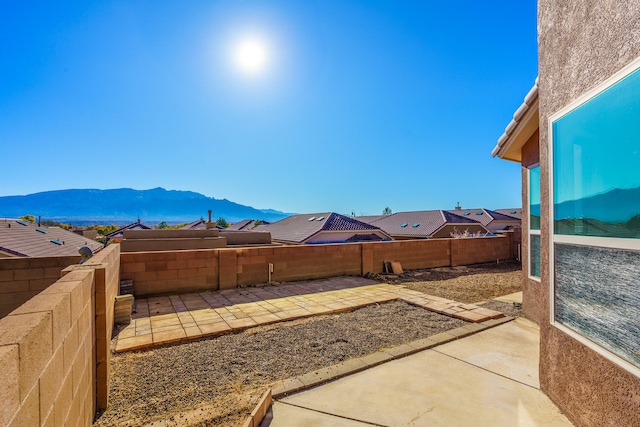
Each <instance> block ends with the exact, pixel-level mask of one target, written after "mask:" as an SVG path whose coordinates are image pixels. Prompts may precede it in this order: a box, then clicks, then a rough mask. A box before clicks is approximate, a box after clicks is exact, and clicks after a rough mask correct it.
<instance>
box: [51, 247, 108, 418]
mask: <svg viewBox="0 0 640 427" xmlns="http://www.w3.org/2000/svg"><path fill="white" fill-rule="evenodd" d="M87 269H92V270H94V271H95V275H94V281H95V298H94V307H95V313H94V315H95V345H96V360H95V366H96V371H95V375H96V384H97V385H96V405H97V407H98V409H104V408H106V407H107V404H108V398H109V384H110V382H109V378H110V372H111V371H110V367H111V349H110V346H111V335H112V334H113V325H114V322H115V300H116V296H117V295H118V293H119V290H120V245H109V246H107V247H106V248H105V249H103V250H101V251H100V252H98V253H97V254H96V255H95V256H94V257H93V258H91V259H90V260H89V261H87V262H86V263H85V264H83V265H74V266H71V267H68V268H66V269H65V270H63V272H62V273H63V274H65V276H64V277H65V278H66V277H67V276H73V275H81V274H82V272H83V271H85V270H87Z"/></svg>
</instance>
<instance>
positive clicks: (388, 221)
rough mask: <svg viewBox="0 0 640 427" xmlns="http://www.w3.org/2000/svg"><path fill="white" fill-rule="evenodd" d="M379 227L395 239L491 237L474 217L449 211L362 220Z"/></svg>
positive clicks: (398, 214)
mask: <svg viewBox="0 0 640 427" xmlns="http://www.w3.org/2000/svg"><path fill="white" fill-rule="evenodd" d="M358 219H362V220H368V221H371V222H370V224H371V225H375V226H376V227H380V228H381V229H382V230H384V231H385V232H386V233H387V234H389V235H390V236H391V237H393V239H394V240H407V239H434V238H449V237H451V236H452V235H454V234H456V235H457V234H488V233H489V230H487V228H486V227H485V226H484V225H482V224H481V223H480V222H479V221H476V219H475V218H467V217H465V216H460V215H454V214H452V213H450V212H448V211H443V210H431V211H413V212H398V213H394V214H391V215H385V216H382V217H360V218H358Z"/></svg>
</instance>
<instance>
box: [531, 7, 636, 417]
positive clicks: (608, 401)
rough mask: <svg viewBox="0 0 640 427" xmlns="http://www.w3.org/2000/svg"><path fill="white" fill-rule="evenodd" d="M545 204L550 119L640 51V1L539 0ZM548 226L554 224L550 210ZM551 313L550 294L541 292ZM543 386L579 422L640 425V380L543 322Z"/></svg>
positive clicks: (545, 280) (545, 279) (545, 201)
mask: <svg viewBox="0 0 640 427" xmlns="http://www.w3.org/2000/svg"><path fill="white" fill-rule="evenodd" d="M538 32H539V34H538V35H539V46H538V56H539V90H540V92H539V93H540V95H539V96H540V157H541V186H542V191H541V209H542V212H543V213H544V212H548V211H549V203H550V200H549V193H548V190H547V188H548V184H549V168H548V164H547V163H548V158H549V153H548V148H549V145H548V144H549V141H548V132H549V130H548V123H547V122H548V119H549V117H550V116H551V115H553V114H554V113H555V112H557V111H558V110H559V109H561V108H562V107H564V106H566V105H567V104H569V103H570V102H571V101H573V100H574V99H576V98H577V97H579V96H580V95H582V94H584V93H585V92H586V91H588V90H589V89H591V88H593V87H595V86H596V85H598V84H599V83H601V82H602V81H604V80H605V79H606V78H608V77H610V76H611V75H612V74H614V73H615V72H617V71H618V70H620V69H621V68H622V67H624V66H625V65H626V64H628V63H629V62H631V61H632V60H633V59H635V58H637V57H638V56H640V2H627V1H624V2H622V1H612V0H606V1H603V0H582V1H556V0H540V1H539V2H538ZM541 227H542V229H543V230H546V229H548V227H549V217H548V215H543V216H542V222H541ZM541 244H542V257H541V262H542V272H541V273H542V285H543V287H544V288H545V289H546V290H548V289H549V287H550V280H549V277H550V276H549V271H550V270H549V268H550V266H549V249H548V248H549V236H548V234H547V233H544V232H543V233H542V241H541ZM540 303H541V307H542V310H543V311H544V312H547V313H548V309H549V293H548V292H543V293H542V294H540ZM540 334H541V348H540V383H541V387H542V389H543V390H544V391H545V393H547V394H548V395H549V397H550V398H551V399H552V400H553V401H554V402H555V403H556V404H557V405H558V406H559V407H560V408H561V409H562V410H563V411H564V412H565V413H566V414H567V416H569V418H571V420H572V421H573V422H574V423H575V424H576V425H578V426H605V425H607V426H622V425H625V426H631V425H640V415H638V408H639V407H640V378H638V377H636V376H635V375H632V374H630V373H629V372H627V371H626V370H624V369H622V368H621V367H619V366H618V365H616V364H614V363H612V362H610V361H609V360H607V359H606V358H604V357H603V356H601V355H599V354H597V353H596V352H594V351H593V350H591V349H589V348H588V347H586V346H585V345H583V344H580V343H579V342H578V341H576V340H574V339H572V338H570V337H569V336H567V335H566V334H564V333H563V332H561V331H559V330H558V329H556V328H555V327H553V326H551V325H550V323H549V322H548V320H547V321H543V322H541V329H540Z"/></svg>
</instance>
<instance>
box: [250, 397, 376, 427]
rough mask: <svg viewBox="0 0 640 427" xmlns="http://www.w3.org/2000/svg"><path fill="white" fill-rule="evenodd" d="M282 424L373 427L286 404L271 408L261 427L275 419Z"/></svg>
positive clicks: (303, 426) (274, 405) (305, 426)
mask: <svg viewBox="0 0 640 427" xmlns="http://www.w3.org/2000/svg"><path fill="white" fill-rule="evenodd" d="M274 417H275V418H276V419H277V420H278V423H280V422H282V423H284V424H278V425H286V426H299V427H371V424H366V423H361V422H359V421H353V420H348V419H345V418H340V417H336V416H333V415H329V414H322V413H319V412H316V411H310V410H308V409H304V408H299V407H296V406H291V405H288V404H285V403H280V402H275V403H274V404H273V405H272V406H271V411H269V413H268V414H267V416H266V417H265V418H264V420H263V421H262V423H261V424H260V426H261V427H262V426H269V425H271V421H272V419H273V418H274ZM274 425H275V424H274Z"/></svg>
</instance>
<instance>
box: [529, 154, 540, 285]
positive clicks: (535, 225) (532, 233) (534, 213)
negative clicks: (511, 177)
mask: <svg viewBox="0 0 640 427" xmlns="http://www.w3.org/2000/svg"><path fill="white" fill-rule="evenodd" d="M529 277H530V278H532V279H536V280H540V165H536V166H533V167H531V168H529Z"/></svg>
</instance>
